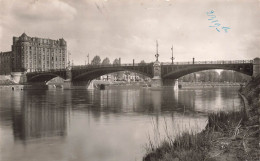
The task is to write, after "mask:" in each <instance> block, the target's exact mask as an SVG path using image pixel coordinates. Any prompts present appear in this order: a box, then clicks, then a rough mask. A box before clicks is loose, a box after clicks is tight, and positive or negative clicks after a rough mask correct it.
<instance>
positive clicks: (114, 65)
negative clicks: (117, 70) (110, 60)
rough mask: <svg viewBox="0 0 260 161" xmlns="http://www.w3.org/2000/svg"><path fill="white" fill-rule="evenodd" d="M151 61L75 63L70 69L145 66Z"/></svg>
mask: <svg viewBox="0 0 260 161" xmlns="http://www.w3.org/2000/svg"><path fill="white" fill-rule="evenodd" d="M149 64H151V63H142V64H132V63H131V64H106V65H103V64H100V65H91V64H90V65H75V66H72V69H85V68H99V67H126V66H146V65H149Z"/></svg>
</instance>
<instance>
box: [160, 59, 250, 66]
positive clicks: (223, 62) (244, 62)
mask: <svg viewBox="0 0 260 161" xmlns="http://www.w3.org/2000/svg"><path fill="white" fill-rule="evenodd" d="M248 63H253V60H230V61H226V60H217V61H194V62H193V61H188V62H173V64H172V62H163V63H161V64H162V65H189V64H190V65H191V64H248Z"/></svg>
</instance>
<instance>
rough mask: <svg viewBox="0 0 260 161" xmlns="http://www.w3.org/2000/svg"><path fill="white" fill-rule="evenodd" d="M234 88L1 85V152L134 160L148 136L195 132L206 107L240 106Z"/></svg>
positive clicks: (7, 160)
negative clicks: (36, 87)
mask: <svg viewBox="0 0 260 161" xmlns="http://www.w3.org/2000/svg"><path fill="white" fill-rule="evenodd" d="M237 90H238V88H234V87H226V88H204V89H182V90H179V91H173V90H172V89H158V90H151V89H149V88H139V89H108V90H101V91H100V90H62V89H57V90H46V91H40V90H27V91H26V90H24V91H9V90H1V91H0V96H1V97H0V160H1V161H17V160H19V161H135V160H138V161H139V160H142V157H143V156H144V154H145V153H146V147H147V143H148V142H149V140H151V141H152V142H153V143H154V144H155V145H157V144H159V143H160V141H162V140H163V139H164V138H166V136H173V137H175V136H176V135H177V134H179V133H180V132H183V131H187V130H188V131H192V132H198V131H201V130H202V129H203V128H204V127H205V126H206V124H207V113H209V112H217V111H231V110H239V109H240V108H241V105H242V102H241V100H240V98H239V96H238V94H237ZM149 138H150V139H149Z"/></svg>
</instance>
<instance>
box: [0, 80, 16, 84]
mask: <svg viewBox="0 0 260 161" xmlns="http://www.w3.org/2000/svg"><path fill="white" fill-rule="evenodd" d="M14 84H16V83H14V82H13V81H11V80H9V79H6V80H0V85H14Z"/></svg>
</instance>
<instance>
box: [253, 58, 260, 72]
mask: <svg viewBox="0 0 260 161" xmlns="http://www.w3.org/2000/svg"><path fill="white" fill-rule="evenodd" d="M258 75H260V58H255V59H254V64H253V76H254V77H257V76H258Z"/></svg>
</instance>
